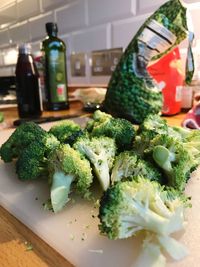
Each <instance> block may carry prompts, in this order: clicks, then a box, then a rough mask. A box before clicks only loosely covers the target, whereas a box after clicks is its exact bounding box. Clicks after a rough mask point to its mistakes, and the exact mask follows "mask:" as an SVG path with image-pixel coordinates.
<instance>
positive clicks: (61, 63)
mask: <svg viewBox="0 0 200 267" xmlns="http://www.w3.org/2000/svg"><path fill="white" fill-rule="evenodd" d="M49 85H50V97H51V101H52V102H54V103H57V102H65V101H67V88H66V85H67V77H66V66H65V54H64V52H61V51H57V50H52V51H51V52H50V55H49Z"/></svg>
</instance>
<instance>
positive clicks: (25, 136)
mask: <svg viewBox="0 0 200 267" xmlns="http://www.w3.org/2000/svg"><path fill="white" fill-rule="evenodd" d="M46 134H47V133H46V131H45V130H43V129H42V128H41V127H40V126H39V125H37V124H35V123H33V122H26V123H23V124H21V125H20V126H19V127H17V129H16V130H15V131H14V132H13V133H12V135H11V136H10V137H9V138H8V140H7V141H6V142H5V143H4V144H3V145H2V146H1V148H0V156H1V158H2V160H3V161H5V162H11V161H12V160H13V159H16V158H18V157H19V155H20V153H21V152H22V151H23V150H24V148H25V147H27V146H28V145H29V144H30V143H32V142H34V141H35V140H40V139H41V138H43V137H44V136H45V135H46Z"/></svg>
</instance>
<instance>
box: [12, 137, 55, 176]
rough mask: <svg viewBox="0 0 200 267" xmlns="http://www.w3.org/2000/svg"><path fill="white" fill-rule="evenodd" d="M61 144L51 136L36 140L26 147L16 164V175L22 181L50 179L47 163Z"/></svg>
mask: <svg viewBox="0 0 200 267" xmlns="http://www.w3.org/2000/svg"><path fill="white" fill-rule="evenodd" d="M59 144H60V142H59V141H58V140H57V139H56V137H54V136H53V135H51V134H46V135H44V137H43V138H41V139H39V140H35V141H34V142H32V143H30V144H29V145H28V146H26V147H25V148H24V149H23V151H22V152H21V154H20V156H19V158H18V159H17V162H16V173H17V175H18V177H19V179H21V180H32V179H37V178H46V179H47V178H48V169H47V161H48V157H49V154H50V153H51V152H52V151H54V149H55V148H56V147H58V145H59Z"/></svg>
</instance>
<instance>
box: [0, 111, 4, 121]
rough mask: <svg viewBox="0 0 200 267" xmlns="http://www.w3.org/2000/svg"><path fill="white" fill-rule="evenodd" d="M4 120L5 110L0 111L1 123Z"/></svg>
mask: <svg viewBox="0 0 200 267" xmlns="http://www.w3.org/2000/svg"><path fill="white" fill-rule="evenodd" d="M3 121H4V114H3V112H0V123H1V122H3Z"/></svg>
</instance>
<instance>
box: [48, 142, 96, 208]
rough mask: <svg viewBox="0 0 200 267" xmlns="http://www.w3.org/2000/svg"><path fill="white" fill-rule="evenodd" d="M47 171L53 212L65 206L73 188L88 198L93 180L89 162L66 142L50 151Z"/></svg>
mask: <svg viewBox="0 0 200 267" xmlns="http://www.w3.org/2000/svg"><path fill="white" fill-rule="evenodd" d="M48 171H49V175H50V183H51V190H50V191H51V192H50V198H51V205H52V208H53V211H54V212H58V211H60V210H61V209H62V208H63V207H64V206H65V204H66V203H67V202H68V201H69V194H70V192H71V191H73V190H76V191H77V192H78V193H80V194H81V195H82V196H83V197H85V198H89V196H90V191H89V188H90V186H91V184H92V181H93V176H92V172H91V168H90V164H89V162H88V160H87V159H85V158H84V157H83V156H82V155H81V154H80V153H79V152H78V151H76V150H74V149H73V148H71V147H70V146H69V145H68V144H66V145H60V146H59V147H58V148H57V149H56V150H55V151H54V152H53V153H51V155H50V157H49V159H48ZM72 184H73V187H72ZM74 188H75V189H74Z"/></svg>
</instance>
